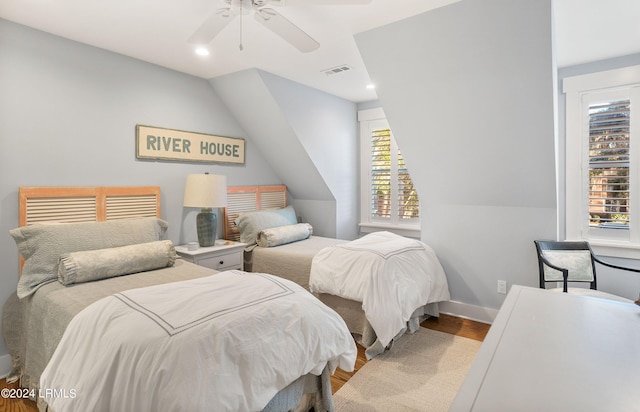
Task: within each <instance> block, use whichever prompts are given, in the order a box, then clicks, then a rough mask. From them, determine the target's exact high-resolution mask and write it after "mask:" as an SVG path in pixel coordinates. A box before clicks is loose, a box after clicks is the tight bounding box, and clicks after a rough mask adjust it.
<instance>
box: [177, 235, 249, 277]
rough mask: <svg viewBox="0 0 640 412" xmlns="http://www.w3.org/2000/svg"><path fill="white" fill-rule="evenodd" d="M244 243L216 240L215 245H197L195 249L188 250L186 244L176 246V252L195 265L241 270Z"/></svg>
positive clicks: (216, 268) (221, 269)
mask: <svg viewBox="0 0 640 412" xmlns="http://www.w3.org/2000/svg"><path fill="white" fill-rule="evenodd" d="M245 246H247V245H246V244H244V243H240V242H232V241H230V240H216V244H215V246H210V247H199V248H198V249H196V250H188V249H187V246H186V245H181V246H176V247H175V248H176V253H178V255H180V257H182V258H183V259H184V260H186V261H188V262H191V263H195V264H196V265H200V266H204V267H208V268H210V269H215V270H220V271H223V270H231V269H239V270H242V269H243V267H244V265H243V256H242V255H243V253H242V252H243V251H244V248H245Z"/></svg>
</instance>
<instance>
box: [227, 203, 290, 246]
mask: <svg viewBox="0 0 640 412" xmlns="http://www.w3.org/2000/svg"><path fill="white" fill-rule="evenodd" d="M296 223H298V219H297V218H296V211H295V210H294V209H293V207H291V206H287V207H285V208H282V209H268V210H258V211H255V212H247V213H243V214H241V215H240V216H238V218H237V219H236V226H238V229H239V230H240V242H242V243H246V244H247V245H254V244H255V243H256V240H257V237H258V232H260V231H261V230H264V229H270V228H272V227H279V226H288V225H295V224H296Z"/></svg>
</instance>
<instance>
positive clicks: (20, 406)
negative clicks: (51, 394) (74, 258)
mask: <svg viewBox="0 0 640 412" xmlns="http://www.w3.org/2000/svg"><path fill="white" fill-rule="evenodd" d="M421 326H423V327H425V328H429V329H433V330H437V331H440V332H445V333H450V334H452V335H458V336H462V337H465V338H469V339H475V340H479V341H482V340H484V338H485V336H486V335H487V332H488V331H489V326H490V325H487V324H484V323H479V322H474V321H472V320H468V319H461V318H457V317H455V316H449V315H440V317H439V318H430V319H427V320H425V321H424V322H422V325H421ZM365 363H367V360H366V357H365V355H364V348H362V347H361V346H360V345H358V358H357V359H356V365H355V370H354V371H353V372H345V371H343V370H341V369H339V368H338V369H337V370H336V373H335V374H333V376H331V389H332V391H333V393H335V392H336V391H337V390H338V389H340V388H341V387H342V385H344V384H345V383H346V382H347V381H348V380H349V378H351V377H352V376H353V375H354V374H355V373H356V372H357V371H358V370H359V369H360V368H361V367H362V366H363V365H364V364H365ZM18 387H19V386H18V384H17V383H14V384H11V385H7V383H6V380H5V379H2V380H0V389H3V388H18ZM0 411H3V412H38V408H37V407H36V403H35V402H33V401H29V400H13V399H5V398H4V397H0Z"/></svg>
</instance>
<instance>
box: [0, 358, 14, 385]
mask: <svg viewBox="0 0 640 412" xmlns="http://www.w3.org/2000/svg"><path fill="white" fill-rule="evenodd" d="M12 367H13V363H12V362H11V356H10V355H8V354H7V355H2V356H0V379H4V378H6V377H7V375H9V373H10V372H11V368H12Z"/></svg>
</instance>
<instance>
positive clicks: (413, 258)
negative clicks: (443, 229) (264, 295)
mask: <svg viewBox="0 0 640 412" xmlns="http://www.w3.org/2000/svg"><path fill="white" fill-rule="evenodd" d="M309 285H310V288H311V291H312V292H315V293H328V294H332V295H336V296H340V297H343V298H346V299H351V300H355V301H357V302H362V309H363V311H364V313H365V316H366V317H367V320H368V321H369V323H370V324H371V327H372V328H373V330H374V331H375V332H376V335H377V337H378V340H380V342H381V343H382V345H383V347H385V346H387V345H388V344H389V342H391V340H392V339H393V338H394V337H395V336H396V335H397V334H398V333H399V332H401V331H402V330H403V328H404V327H405V326H406V322H407V321H408V320H409V319H410V317H411V315H412V313H413V312H414V311H415V310H416V309H417V308H419V307H421V306H424V305H426V304H428V303H433V302H441V301H445V300H449V299H450V298H451V297H450V295H449V288H448V284H447V278H446V277H445V273H444V270H443V269H442V266H441V265H440V262H439V261H438V258H437V256H436V254H435V252H434V251H433V249H431V247H429V246H428V245H426V244H424V243H422V242H420V241H418V240H414V239H409V238H405V237H402V236H398V235H396V234H393V233H390V232H375V233H370V234H368V235H366V236H363V237H362V238H360V239H356V240H354V241H351V242H348V243H344V244H340V245H336V246H332V247H327V248H324V249H322V250H320V251H319V252H318V253H317V254H316V255H315V256H314V258H313V261H312V264H311V274H310V279H309Z"/></svg>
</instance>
